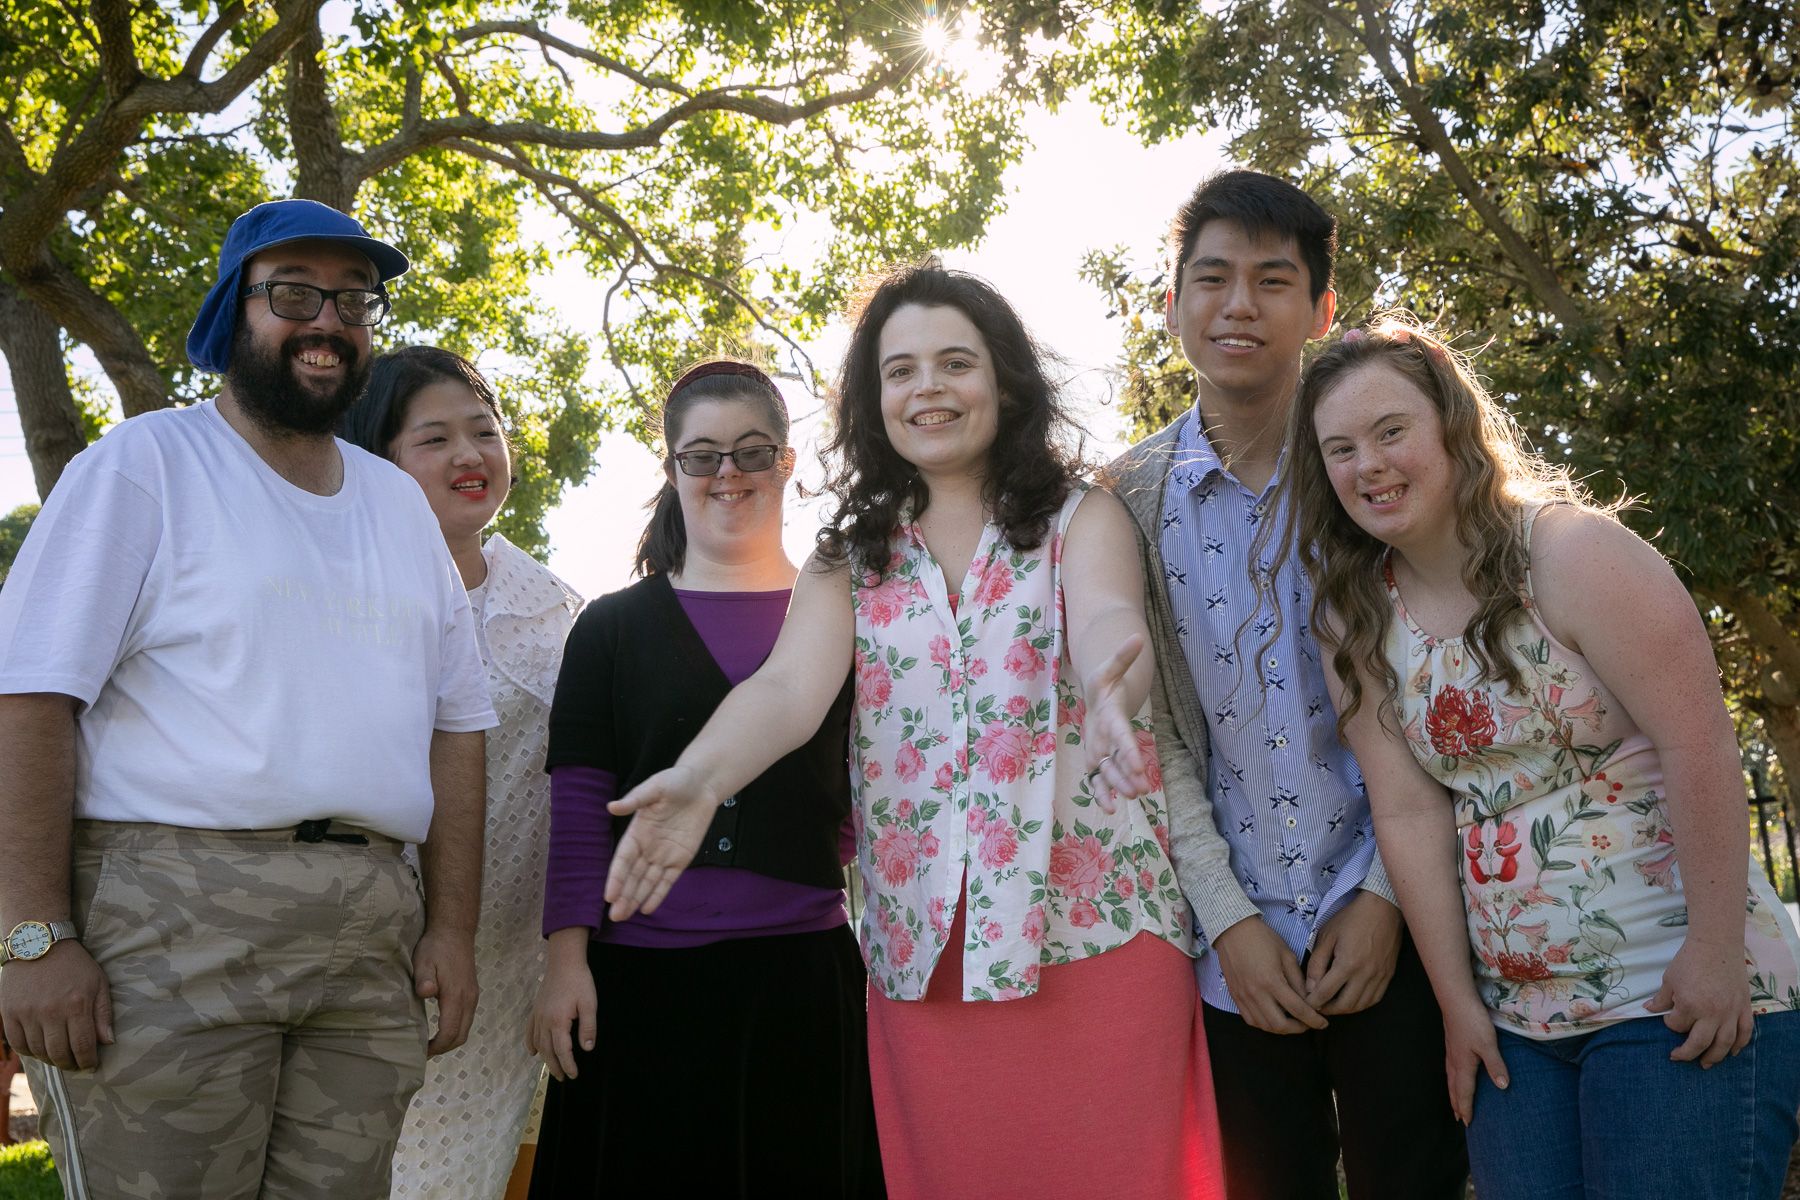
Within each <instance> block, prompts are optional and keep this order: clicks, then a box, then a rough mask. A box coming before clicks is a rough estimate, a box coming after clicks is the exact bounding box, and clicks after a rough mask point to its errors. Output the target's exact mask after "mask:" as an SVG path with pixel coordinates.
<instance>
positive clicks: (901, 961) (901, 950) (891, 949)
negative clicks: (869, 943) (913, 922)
mask: <svg viewBox="0 0 1800 1200" xmlns="http://www.w3.org/2000/svg"><path fill="white" fill-rule="evenodd" d="M912 956H913V935H912V930H910V929H908V928H907V927H906V926H904V925H900V924H896V925H895V926H894V931H893V933H892V934H891V935H890V936H889V937H888V957H889V958H891V959H893V961H894V965H895V966H896V967H904V966H905V965H906V964H907V963H909V962H911V961H912Z"/></svg>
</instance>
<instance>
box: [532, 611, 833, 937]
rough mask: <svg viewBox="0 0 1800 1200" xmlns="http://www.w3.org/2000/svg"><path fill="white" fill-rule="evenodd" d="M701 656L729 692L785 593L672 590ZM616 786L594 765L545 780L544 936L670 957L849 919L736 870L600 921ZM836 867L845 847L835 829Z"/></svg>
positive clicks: (803, 894) (775, 620) (825, 895)
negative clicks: (577, 937) (572, 932)
mask: <svg viewBox="0 0 1800 1200" xmlns="http://www.w3.org/2000/svg"><path fill="white" fill-rule="evenodd" d="M675 595H676V598H677V599H679V600H680V602H681V607H682V611H684V612H685V613H687V617H688V620H690V621H692V622H693V624H694V628H695V630H697V631H698V632H699V634H700V639H701V640H702V641H703V642H705V643H706V649H707V651H708V652H709V653H711V655H712V656H713V658H714V660H715V661H717V662H718V664H719V669H720V670H721V671H723V672H724V673H725V678H726V679H728V680H729V681H730V682H731V685H732V686H733V687H736V686H737V685H738V684H740V683H742V682H743V681H744V680H746V679H748V678H749V677H750V676H751V675H752V674H754V673H755V671H756V669H757V668H758V667H760V666H761V665H762V663H763V660H764V659H766V658H767V657H768V656H769V651H770V650H771V649H773V648H774V645H775V638H776V635H777V634H779V633H780V632H781V623H782V621H783V619H784V618H785V617H786V616H787V607H788V599H789V596H790V595H791V593H790V592H787V591H779V592H696V591H686V590H683V589H680V588H677V589H675ZM618 788H619V779H618V776H617V775H615V774H614V773H613V772H611V771H606V770H602V769H600V768H598V767H584V766H573V765H565V766H560V767H556V768H554V769H553V770H552V771H551V772H550V861H549V870H548V874H547V876H546V878H545V882H544V934H545V936H546V937H547V936H549V935H550V934H551V933H554V932H555V931H556V930H558V929H567V928H569V927H571V926H576V925H584V926H586V927H587V928H588V929H590V930H592V931H593V936H594V938H595V939H596V940H598V941H603V942H612V943H616V944H618V945H621V946H639V947H646V948H651V949H671V948H679V947H683V946H701V945H705V944H707V943H709V942H718V941H724V940H727V939H730V938H746V937H768V936H771V935H775V934H785V933H815V932H818V931H820V930H824V929H832V928H835V927H836V926H838V925H842V924H844V922H845V921H847V920H848V919H849V917H848V914H847V913H846V912H845V910H844V893H843V892H842V891H841V890H839V889H837V888H820V887H812V886H810V885H808V884H803V883H792V882H789V881H787V880H784V879H773V878H770V877H769V876H767V875H758V874H757V873H756V872H754V871H746V870H744V869H742V868H739V867H690V868H689V869H688V870H687V871H685V872H683V873H682V875H681V878H680V879H677V880H676V881H675V885H674V886H673V887H672V888H670V889H669V894H668V895H667V896H666V897H664V899H663V902H662V904H661V905H660V906H658V908H657V910H656V911H655V912H654V913H639V914H638V915H636V916H634V917H632V918H631V919H630V920H629V921H613V920H611V919H609V918H608V917H607V916H606V902H605V899H604V892H605V889H606V872H607V870H608V868H609V867H610V866H611V865H612V853H613V837H612V816H611V814H609V813H608V812H607V811H606V805H607V803H608V802H609V801H611V800H613V799H614V798H615V797H616V796H617V795H618ZM841 845H842V855H843V861H845V862H848V861H849V860H850V856H851V852H852V848H853V845H854V841H853V835H852V834H851V832H850V826H849V822H845V826H844V833H843V839H842V842H841Z"/></svg>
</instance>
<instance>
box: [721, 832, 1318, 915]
mask: <svg viewBox="0 0 1800 1200" xmlns="http://www.w3.org/2000/svg"><path fill="white" fill-rule="evenodd" d="M730 850H731V839H730V838H720V839H719V853H721V854H725V853H728V852H730ZM1301 903H1302V904H1304V903H1305V901H1304V900H1303V901H1301Z"/></svg>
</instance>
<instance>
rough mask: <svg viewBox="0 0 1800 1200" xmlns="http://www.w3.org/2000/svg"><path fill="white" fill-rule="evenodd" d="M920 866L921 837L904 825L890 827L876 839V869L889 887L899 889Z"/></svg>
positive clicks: (883, 830)
mask: <svg viewBox="0 0 1800 1200" xmlns="http://www.w3.org/2000/svg"><path fill="white" fill-rule="evenodd" d="M918 866H919V835H918V834H916V833H914V832H913V831H912V830H910V829H908V828H907V827H906V826H904V825H888V826H884V827H883V828H882V830H881V834H880V836H879V837H877V838H876V839H875V869H876V870H877V871H879V872H881V877H882V879H884V880H886V881H887V885H888V886H889V887H899V886H900V885H901V884H903V883H905V882H906V881H907V880H908V879H910V878H912V874H913V872H914V871H915V870H917V869H918Z"/></svg>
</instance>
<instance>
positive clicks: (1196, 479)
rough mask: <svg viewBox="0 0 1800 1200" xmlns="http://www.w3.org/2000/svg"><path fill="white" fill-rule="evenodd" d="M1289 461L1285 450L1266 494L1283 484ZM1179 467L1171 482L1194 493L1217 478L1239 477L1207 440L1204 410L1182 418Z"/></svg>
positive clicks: (1177, 439)
mask: <svg viewBox="0 0 1800 1200" xmlns="http://www.w3.org/2000/svg"><path fill="white" fill-rule="evenodd" d="M1286 460H1287V450H1286V448H1285V447H1284V448H1283V449H1282V451H1281V454H1280V455H1279V456H1278V457H1277V458H1276V459H1275V473H1274V474H1273V475H1270V476H1269V486H1268V487H1267V488H1265V489H1264V493H1265V494H1272V493H1273V492H1274V490H1275V487H1276V485H1278V484H1279V483H1280V482H1281V468H1282V466H1283V465H1284V464H1285V462H1286ZM1174 461H1175V465H1174V467H1172V468H1171V469H1170V471H1169V478H1170V482H1172V483H1174V484H1175V485H1177V486H1179V487H1181V488H1182V489H1184V490H1186V491H1190V492H1194V491H1199V490H1200V488H1202V487H1204V486H1205V485H1206V484H1207V483H1208V482H1209V481H1210V480H1211V479H1212V477H1213V476H1214V475H1215V474H1217V475H1221V476H1224V477H1226V478H1231V479H1235V478H1236V477H1235V476H1233V475H1232V474H1231V472H1230V471H1228V470H1226V468H1225V460H1224V459H1222V458H1220V457H1219V452H1218V451H1217V450H1216V449H1214V448H1213V444H1212V439H1211V438H1209V437H1207V436H1206V430H1205V429H1204V428H1202V426H1201V422H1200V408H1199V405H1195V406H1194V407H1193V408H1190V409H1188V410H1187V412H1186V413H1184V414H1183V415H1182V418H1181V426H1180V428H1179V429H1178V430H1177V431H1176V435H1175V455H1174Z"/></svg>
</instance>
